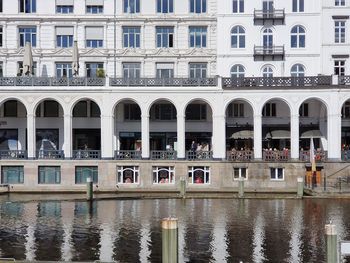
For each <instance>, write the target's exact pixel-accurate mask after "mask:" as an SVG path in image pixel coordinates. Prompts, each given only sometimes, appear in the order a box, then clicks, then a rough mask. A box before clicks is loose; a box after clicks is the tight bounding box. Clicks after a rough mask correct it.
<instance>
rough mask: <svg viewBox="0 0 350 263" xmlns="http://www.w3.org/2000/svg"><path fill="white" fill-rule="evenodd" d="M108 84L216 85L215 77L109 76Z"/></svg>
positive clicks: (149, 85)
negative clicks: (134, 77) (135, 77)
mask: <svg viewBox="0 0 350 263" xmlns="http://www.w3.org/2000/svg"><path fill="white" fill-rule="evenodd" d="M109 85H110V86H112V87H116V86H117V87H123V86H128V87H140V86H145V87H164V86H172V87H215V86H217V78H201V79H193V78H169V79H167V78H165V79H160V78H139V79H128V78H110V79H109Z"/></svg>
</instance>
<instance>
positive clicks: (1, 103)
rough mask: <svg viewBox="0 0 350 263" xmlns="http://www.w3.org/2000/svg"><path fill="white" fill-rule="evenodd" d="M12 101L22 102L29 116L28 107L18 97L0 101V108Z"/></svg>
mask: <svg viewBox="0 0 350 263" xmlns="http://www.w3.org/2000/svg"><path fill="white" fill-rule="evenodd" d="M10 100H15V101H18V102H20V103H21V104H22V105H23V106H24V109H25V110H26V115H28V105H26V103H25V101H24V100H22V99H21V98H18V97H13V96H11V97H8V98H5V99H3V100H1V101H0V107H1V106H2V105H3V104H4V103H5V102H7V101H10Z"/></svg>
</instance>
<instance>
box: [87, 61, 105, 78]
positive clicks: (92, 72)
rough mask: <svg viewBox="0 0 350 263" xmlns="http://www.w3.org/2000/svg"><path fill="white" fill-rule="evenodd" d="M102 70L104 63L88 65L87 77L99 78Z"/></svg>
mask: <svg viewBox="0 0 350 263" xmlns="http://www.w3.org/2000/svg"><path fill="white" fill-rule="evenodd" d="M101 70H102V71H103V63H86V76H87V77H88V78H98V77H101V76H100V74H101V73H100V72H101Z"/></svg>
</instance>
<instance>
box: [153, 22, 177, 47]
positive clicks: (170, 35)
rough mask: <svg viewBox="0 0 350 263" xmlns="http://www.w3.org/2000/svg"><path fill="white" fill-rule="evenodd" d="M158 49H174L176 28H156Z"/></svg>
mask: <svg viewBox="0 0 350 263" xmlns="http://www.w3.org/2000/svg"><path fill="white" fill-rule="evenodd" d="M156 38H157V47H158V48H162V47H174V27H164V26H157V27H156Z"/></svg>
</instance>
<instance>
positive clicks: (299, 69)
mask: <svg viewBox="0 0 350 263" xmlns="http://www.w3.org/2000/svg"><path fill="white" fill-rule="evenodd" d="M290 75H291V76H292V77H304V76H305V66H304V65H303V64H301V63H296V64H293V65H292V67H291V68H290Z"/></svg>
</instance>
